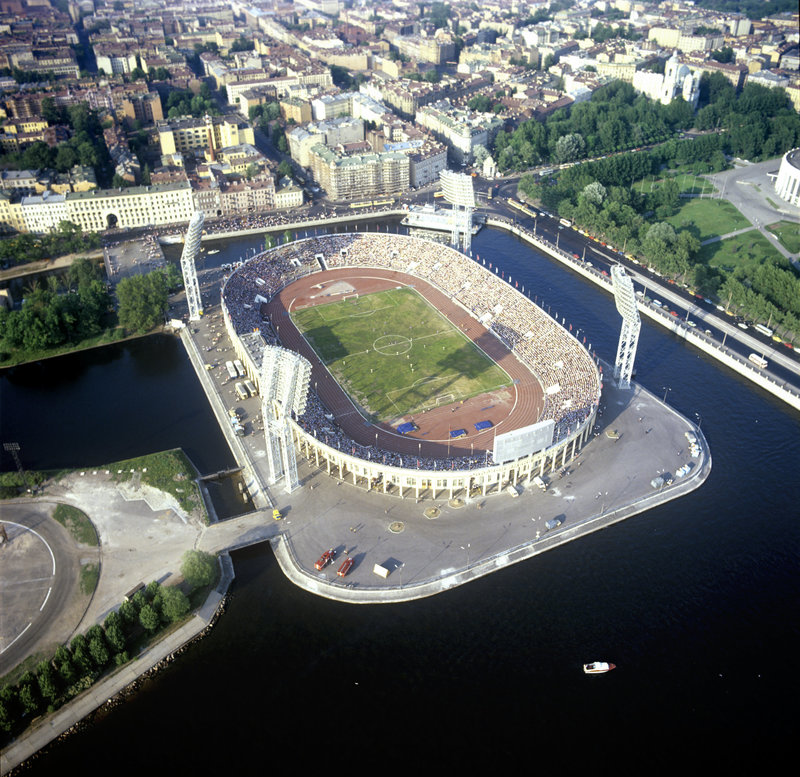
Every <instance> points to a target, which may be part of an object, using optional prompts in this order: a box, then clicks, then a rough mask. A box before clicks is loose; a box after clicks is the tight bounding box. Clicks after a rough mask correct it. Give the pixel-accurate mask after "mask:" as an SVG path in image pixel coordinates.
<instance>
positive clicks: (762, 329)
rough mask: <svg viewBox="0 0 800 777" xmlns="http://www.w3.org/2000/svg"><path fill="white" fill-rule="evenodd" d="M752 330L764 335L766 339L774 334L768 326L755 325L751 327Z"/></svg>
mask: <svg viewBox="0 0 800 777" xmlns="http://www.w3.org/2000/svg"><path fill="white" fill-rule="evenodd" d="M753 329H755V330H756V332H761V334H762V335H766V336H767V337H772V335H773V334H774V332H773V331H772V330H771V329H770V328H769V327H768V326H764V325H763V324H756V325H755V326H753Z"/></svg>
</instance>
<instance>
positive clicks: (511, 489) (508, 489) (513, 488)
mask: <svg viewBox="0 0 800 777" xmlns="http://www.w3.org/2000/svg"><path fill="white" fill-rule="evenodd" d="M506 493H507V494H508V495H509V496H511V497H514V498H515V499H516V498H517V497H518V496H519V491H517V487H516V486H512V485H511V484H509V485H507V486H506Z"/></svg>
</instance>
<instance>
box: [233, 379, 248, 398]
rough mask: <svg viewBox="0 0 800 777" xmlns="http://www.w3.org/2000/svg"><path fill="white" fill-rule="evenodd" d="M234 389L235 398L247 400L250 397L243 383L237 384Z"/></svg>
mask: <svg viewBox="0 0 800 777" xmlns="http://www.w3.org/2000/svg"><path fill="white" fill-rule="evenodd" d="M235 388H236V396H237V397H239V399H247V397H249V396H250V394H249V393H248V391H247V389H246V388H245V387H244V384H243V383H237V384H236V386H235Z"/></svg>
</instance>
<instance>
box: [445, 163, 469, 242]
mask: <svg viewBox="0 0 800 777" xmlns="http://www.w3.org/2000/svg"><path fill="white" fill-rule="evenodd" d="M439 180H441V182H442V193H443V194H444V198H445V200H447V202H449V203H450V204H451V205H452V206H453V213H452V220H451V223H452V226H453V231H452V238H451V243H452V245H453V247H454V248H458V246H459V243H461V242H462V241H461V237H460V236H461V234H462V233H463V235H464V238H463V247H464V253H467V252H468V251H469V249H470V246H471V245H472V211H473V210H475V190H474V188H473V186H472V176H470V175H467V174H466V173H454V172H452V171H451V170H442V171H441V172H440V173H439Z"/></svg>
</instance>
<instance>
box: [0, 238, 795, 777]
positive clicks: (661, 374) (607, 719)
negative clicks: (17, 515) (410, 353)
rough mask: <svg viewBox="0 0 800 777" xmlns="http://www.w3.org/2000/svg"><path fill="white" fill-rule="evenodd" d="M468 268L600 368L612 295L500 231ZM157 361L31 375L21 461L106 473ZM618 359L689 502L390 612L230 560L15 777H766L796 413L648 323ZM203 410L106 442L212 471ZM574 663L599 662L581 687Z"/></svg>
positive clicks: (142, 403) (179, 379)
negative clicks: (653, 405) (114, 691)
mask: <svg viewBox="0 0 800 777" xmlns="http://www.w3.org/2000/svg"><path fill="white" fill-rule="evenodd" d="M473 251H474V252H475V253H477V254H479V255H481V257H483V258H485V259H488V258H489V256H491V257H493V262H495V261H499V262H500V263H501V266H502V267H503V269H504V271H505V272H506V274H509V273H510V274H511V276H512V277H513V278H514V279H515V280H518V281H519V283H520V285H522V284H523V283H524V285H525V289H526V290H528V289H534V288H535V293H536V295H537V296H538V297H539V298H541V297H544V300H545V305H546V306H547V305H550V306H551V308H552V311H553V312H556V311H558V312H559V313H560V314H561V315H563V316H565V317H566V316H567V314H569V315H568V318H567V324H569V323H572V325H573V328H581V329H583V330H585V331H586V333H587V337H588V339H589V340H590V341H591V342H592V344H593V347H594V349H595V350H596V351H597V352H598V354H599V355H600V356H602V357H604V358H606V359H610V360H613V358H614V354H615V348H616V339H617V335H618V332H619V320H618V316H617V313H616V311H615V309H614V305H613V302H612V300H611V299H610V297H608V296H606V295H605V294H603V293H602V292H600V291H598V290H597V289H596V287H594V286H593V285H591V284H589V283H587V282H584V281H583V280H581V279H577V278H575V277H573V276H571V275H570V274H569V273H567V272H566V271H564V270H562V269H561V268H560V267H559V266H557V265H555V264H554V263H552V262H551V261H549V260H547V259H545V258H542V257H538V256H536V255H535V254H533V252H531V251H530V250H529V249H528V248H526V247H525V246H523V245H522V244H520V243H518V242H517V241H516V240H515V239H514V238H512V237H509V236H507V235H505V234H503V233H499V232H489V231H484V232H482V233H481V234H480V235H479V236H478V237H477V239H476V240H475V241H474V248H473ZM213 258H214V259H219V260H220V261H222V260H223V259H222V258H221V254H220V255H217V256H215V257H213ZM581 338H582V334H581ZM170 342H171V341H170ZM164 347H165V349H166V350H165V351H164V355H163V357H156V356H155V355H154V358H158V363H157V364H149V365H140V364H139V361H140V358H139V357H137V356H136V355H134V354H131V353H127V352H126V353H125V354H123V355H121V356H117V357H116V358H115V359H112V360H110V361H108V362H107V363H105V364H92V365H91V366H89V365H88V364H87V365H85V366H84V367H82V370H83V372H81V374H80V376H78V377H76V376H75V374H74V371H73V370H64V371H63V372H64V373H66V374H62V371H57V370H54V371H50V372H48V371H47V370H49V369H50V368H49V367H47V368H45V367H42V368H40V369H41V370H42V372H40V373H38V374H37V375H38V379H35V378H37V376H36V375H35V376H31V377H30V378H27V379H26V381H25V385H24V386H22V388H24V389H25V392H26V393H29V394H30V396H29V397H28V399H27V404H26V406H25V409H24V412H23V413H21V414H20V415H24V416H26V417H27V419H28V420H27V422H25V420H24V419H20V420H15V421H14V423H15V424H16V426H15V433H16V434H17V436H18V437H19V438H20V442H21V443H22V445H23V452H24V453H25V454H26V456H27V451H28V450H29V449H30V450H31V456H32V457H33V456H34V454H35V456H36V457H37V459H38V460H42V461H44V460H46V451H52V455H56V453H55V452H56V451H59V453H58V455H59V456H63V457H64V459H65V460H69V461H71V463H74V460H75V458H80V457H81V456H84V457H85V459H86V460H87V461H88V460H94V458H95V457H97V456H98V455H100V454H101V453H102V454H103V455H101V456H100V458H101V459H107V458H114V457H115V456H116V455H117V454H114V455H109V454H108V453H105V451H106V450H107V448H106V447H104V446H105V443H106V442H107V440H106V438H107V437H108V434H107V432H108V430H109V429H110V428H111V426H110V425H109V424H110V423H111V421H112V419H114V418H117V419H118V420H120V419H119V416H120V415H127V416H129V417H131V418H138V419H140V420H141V418H143V417H144V418H149V417H150V413H152V412H154V409H153V406H154V405H157V404H159V403H161V402H167V401H168V400H167V397H165V396H164V395H169V394H172V393H175V394H177V393H178V392H177V385H180V386H184V385H185V386H186V389H187V391H188V392H192V391H193V389H192V386H191V384H192V376H191V368H189V367H188V365H187V366H185V367H184V366H183V365H185V358H184V357H183V355H182V353H179V352H176V351H175V350H174V346H173V345H172V344H169V343H168V344H167V345H166V346H164ZM153 348H154V351H157V352H159V353H160V350H159V349H160V346H159V347H157V346H153ZM88 358H89V357H87V359H88ZM636 365H637V378H638V380H639V381H640V382H641V383H643V384H644V385H645V386H646V387H648V388H649V389H651V390H653V391H654V392H656V393H658V394H660V395H662V396H663V394H664V393H667V394H668V401H670V402H671V403H672V404H673V405H674V406H675V407H676V408H677V409H678V410H679V411H681V412H682V413H684V414H685V415H686V416H688V417H691V418H693V417H695V416H694V414H698V416H699V418H700V419H701V420H702V429H703V431H704V433H705V434H706V436H707V438H708V440H709V443H710V445H711V450H712V456H713V462H714V465H713V470H712V472H711V475H710V477H709V479H708V480H707V481H706V483H705V484H704V485H703V486H702V488H700V489H699V490H698V491H696V492H694V493H693V494H691V495H689V496H687V497H684V498H682V499H680V500H678V501H676V502H673V503H670V504H667V505H663V506H661V507H659V508H657V509H655V510H652V511H650V512H648V513H646V514H644V515H641V516H637V517H635V518H632V519H629V520H628V521H626V522H624V523H622V524H618V525H616V526H613V527H611V528H609V529H606V530H604V531H602V532H599V533H597V534H594V535H590V536H588V537H585V538H583V539H581V540H578V541H576V542H572V543H570V544H569V545H567V546H565V547H562V548H559V549H557V550H555V551H551V552H549V553H546V554H544V555H543V556H540V557H538V558H536V559H533V560H530V561H528V562H525V563H522V564H518V565H516V566H514V567H512V568H510V569H507V570H504V571H502V572H497V573H495V574H493V575H491V576H489V577H488V578H484V579H483V580H481V581H478V582H476V583H472V584H470V585H468V586H465V587H462V588H460V589H458V590H455V591H451V592H449V593H446V594H442V595H439V596H436V597H433V598H430V599H428V600H423V601H419V602H414V603H408V604H400V605H389V606H348V605H343V604H339V603H334V602H329V601H327V600H324V599H321V598H317V597H314V596H311V595H309V594H306V593H304V592H303V591H300V590H298V589H296V588H294V587H293V586H292V585H291V584H290V583H288V582H287V581H286V580H285V579H284V577H283V575H282V574H281V572H280V570H279V569H278V568H277V565H276V563H275V561H274V559H273V557H272V554H271V552H270V551H269V549H267V548H258V549H249V550H246V551H241V552H238V553H237V554H236V555H235V565H236V574H237V578H236V582H235V584H234V588H233V596H232V600H231V602H230V605H229V608H228V611H227V612H226V614H225V615H224V617H223V618H221V620H220V621H219V623H218V625H217V626H216V628H215V629H214V630H213V631H212V633H211V634H210V635H209V636H208V637H207V638H206V639H205V640H203V641H202V642H200V643H198V644H197V645H196V646H194V647H192V648H191V649H190V651H189V652H188V653H187V654H186V655H185V656H183V657H182V658H181V659H180V660H178V661H176V662H175V663H174V664H173V665H172V666H171V667H170V668H169V669H167V670H165V671H164V672H163V673H162V674H160V675H159V676H158V678H157V679H156V680H154V681H152V682H150V683H148V684H147V686H146V687H145V688H144V690H143V691H141V692H140V693H138V694H137V695H136V696H134V697H133V698H132V699H130V700H129V701H127V702H126V703H125V704H124V705H122V706H121V707H119V708H117V709H115V710H114V711H113V712H112V713H111V714H109V715H108V716H106V717H105V718H104V719H102V720H99V721H97V722H96V723H95V724H94V725H93V727H92V728H91V729H90V730H88V731H86V732H83V733H80V734H77V735H75V736H74V737H71V738H69V739H68V740H67V741H65V742H64V743H62V744H59V745H58V746H57V747H55V748H53V749H52V750H51V751H50V752H49V753H48V754H47V755H46V756H45V757H44V758H41V759H39V760H37V762H36V764H35V772H36V773H37V774H57V773H59V774H60V773H63V771H64V769H65V768H66V767H68V766H72V765H75V764H86V763H90V762H93V763H107V764H113V769H114V771H115V772H116V773H118V774H124V775H129V774H130V775H134V774H142V773H144V772H145V771H152V770H153V769H154V768H155V769H156V770H159V767H163V766H164V765H165V764H167V763H168V762H169V763H170V764H172V765H173V767H174V768H178V771H179V772H181V773H189V772H194V773H198V774H210V773H217V772H218V771H219V770H233V771H234V773H239V772H245V773H251V772H254V771H255V770H256V769H258V770H259V771H260V770H268V769H274V768H276V767H278V768H280V765H281V764H284V763H286V762H287V761H288V763H289V764H290V765H291V768H293V769H300V770H303V771H306V770H317V769H319V768H320V767H322V768H329V769H330V768H333V769H342V770H346V771H356V770H357V771H362V770H381V771H386V772H388V773H394V772H396V771H399V770H401V769H402V770H403V771H407V772H410V771H419V770H421V769H426V767H427V769H436V768H442V767H444V768H448V767H450V768H451V769H452V768H457V769H459V770H464V769H466V770H468V773H472V772H474V771H475V770H476V769H484V768H487V767H488V768H491V769H492V773H501V774H502V773H505V772H506V771H507V770H508V769H509V768H515V769H516V768H524V769H526V771H527V770H529V771H530V772H531V773H535V772H542V771H544V773H546V774H553V773H555V772H559V773H561V772H563V773H565V774H572V773H574V772H575V771H576V769H577V768H580V769H581V770H588V769H591V770H592V772H593V773H594V772H599V773H601V774H603V773H607V772H612V771H613V772H615V773H624V774H627V773H631V772H633V771H634V770H635V771H636V773H637V774H640V773H644V774H654V773H655V774H662V773H664V772H665V771H666V769H667V768H669V767H674V766H676V765H678V766H679V767H680V768H683V769H686V767H689V766H696V767H699V766H701V765H703V766H706V765H713V767H712V768H714V772H713V773H719V771H720V768H723V767H724V768H726V769H730V770H731V773H732V774H752V773H754V770H755V768H758V769H759V772H761V773H763V772H765V771H766V772H771V771H772V770H773V769H774V765H773V764H774V763H776V762H777V763H780V762H781V761H782V760H783V758H782V757H781V756H782V755H783V754H784V753H785V752H787V751H788V749H789V744H790V742H792V741H793V738H795V737H796V730H797V723H798V714H797V698H798V690H800V683H799V682H798V680H797V671H796V669H795V667H794V658H795V656H796V655H797V654H798V649H800V640H799V639H798V637H799V636H800V626H799V625H798V612H799V609H800V608H799V607H798V605H800V575H799V574H798V551H799V550H800V528H799V525H798V520H800V486H798V478H797V469H798V464H800V414H798V413H796V412H795V411H792V410H790V409H788V408H787V407H786V406H784V405H782V404H780V403H779V402H777V401H776V400H774V399H773V398H772V397H770V396H769V395H767V394H765V393H762V392H760V391H759V390H757V389H755V388H753V387H752V386H751V385H750V384H748V383H746V382H745V381H743V380H741V379H740V378H738V377H737V376H735V375H734V374H732V373H729V372H727V371H725V370H722V369H720V368H718V367H717V366H716V364H715V363H713V362H712V361H711V360H710V359H708V358H706V357H705V356H703V355H702V354H700V353H699V352H697V351H694V350H692V349H691V348H689V347H687V346H685V345H684V344H682V343H681V342H680V341H678V340H677V339H676V338H673V337H672V336H671V335H669V334H667V333H665V332H663V331H662V330H660V329H656V328H655V327H653V326H651V325H650V324H649V323H647V322H644V324H643V329H642V335H641V338H640V343H639V351H638V356H637V362H636ZM123 368H124V370H125V374H126V375H127V376H128V377H127V379H125V380H123V379H122V378H120V377H118V376H119V375H120V374H122V370H123ZM184 371H188V375H187V376H186V377H184ZM134 377H135V378H136V381H137V383H136V386H135V388H134V387H130V388H129V389H128V392H127V396H128V400H127V401H128V402H131V403H133V402H134V401H135V399H136V398H135V397H133V396H131V394H133V393H134V391H135V393H136V394H137V395H138V396H139V397H140V400H139V404H135V405H132V406H131V407H129V408H128V409H127V410H125V409H124V408H122V409H120V411H118V412H117V413H116V414H115V413H114V412H110V411H104V412H105V413H107V414H106V415H104V418H105V419H106V420H105V421H104V422H102V423H100V422H98V423H96V424H95V426H94V428H95V429H96V432H95V434H94V435H88V434H83V435H80V436H78V437H77V438H73V439H70V440H67V441H64V440H63V439H62V435H63V434H64V432H62V431H61V430H62V428H65V427H61V426H56V427H55V428H53V429H52V430H50V426H51V424H55V421H56V418H57V415H58V414H57V413H56V411H54V410H45V409H43V408H41V407H40V406H39V403H41V402H43V401H50V402H52V403H53V404H55V403H56V398H57V402H58V405H59V407H60V408H61V411H60V412H61V414H70V413H72V410H71V407H72V406H71V405H70V402H73V403H74V402H81V401H85V400H84V399H83V397H84V393H83V392H80V391H78V389H77V388H74V389H72V393H71V391H70V389H71V386H74V384H76V383H80V382H81V381H82V380H83V379H85V380H87V381H88V382H89V383H90V384H91V385H93V386H94V387H95V388H94V392H95V399H99V397H98V396H97V395H98V394H104V393H105V391H106V388H111V387H113V386H120V385H121V384H124V383H126V382H127V381H131V380H132V379H133V378H134ZM14 380H15V379H14V378H13V377H12V378H11V379H3V381H2V384H0V385H2V386H3V389H4V392H7V391H8V387H7V386H6V383H12V384H13V387H14V391H13V396H14V398H15V401H16V398H17V397H18V396H19V389H20V386H19V380H20V379H19V378H17V379H16V382H14ZM173 381H176V384H175V385H173ZM184 381H185V383H184ZM104 387H106V388H104ZM172 388H174V389H175V390H174V392H173V391H171V390H170V389H172ZM667 389H669V391H667ZM195 390H196V391H198V392H199V388H197V389H195ZM203 402H204V400H203V401H201V402H199V403H198V406H197V408H194V406H193V405H192V406H191V407H189V406H188V405H187V404H186V403H177V405H176V404H175V403H171V404H169V409H168V410H166V411H165V412H164V413H163V414H162V415H161V416H159V417H160V418H161V419H162V423H163V421H164V420H166V419H173V420H174V421H175V423H173V424H172V429H171V430H159V431H158V432H156V431H153V430H151V429H149V428H142V427H149V426H150V424H141V423H140V424H139V425H138V426H137V425H136V424H134V423H132V422H127V423H125V424H124V426H123V427H121V428H119V434H118V435H115V437H116V438H118V439H114V440H113V441H112V442H113V445H114V446H117V447H116V448H115V449H116V450H125V455H133V454H134V452H140V449H141V447H142V446H144V448H146V447H147V444H148V442H149V440H151V439H159V440H161V439H163V438H164V437H165V436H170V439H174V440H175V442H174V443H173V444H185V445H186V447H187V448H188V449H189V451H190V455H192V456H193V458H194V457H195V456H197V457H198V458H199V457H201V455H202V454H201V451H205V455H206V456H208V457H211V456H212V455H213V451H212V449H214V448H219V447H221V446H219V443H217V442H216V440H217V436H215V433H214V431H213V429H210V427H209V425H208V424H207V423H205V422H204V421H203V419H204V418H205V417H207V416H208V411H207V410H206V409H205V408H203V407H202V405H203ZM181 407H186V408H187V409H185V410H183V411H181V409H180V408H181ZM182 412H183V414H187V413H188V414H191V417H190V418H186V419H184V418H182V417H181V413H182ZM173 414H176V415H178V416H179V417H178V418H173ZM5 415H7V414H6V413H5V412H4V416H5ZM192 418H193V419H194V420H195V421H196V425H195V427H196V428H195V429H192V423H191V422H190V421H191V420H192ZM212 425H213V424H212ZM123 429H124V430H125V434H123ZM49 430H50V431H49ZM198 430H202V434H203V435H204V436H205V435H208V437H207V439H206V443H205V445H204V444H203V442H202V441H201V440H197V439H195V437H194V436H192V435H193V434H198V433H200V432H199V431H198ZM75 431H76V430H75V428H74V425H70V426H69V427H66V433H67V434H74V433H75ZM166 431H170V435H166ZM51 432H52V433H51ZM48 434H50V437H49V439H48V440H43V441H42V442H41V443H40V444H41V446H42V447H41V452H38V453H35V452H36V451H38V450H39V449H38V448H37V444H36V442H35V440H36V439H39V438H40V437H46V436H47V435H48ZM184 434H185V435H186V440H187V442H186V443H183V442H181V441H182V440H183V439H184V437H183V435H184ZM128 435H130V436H128ZM93 437H97V438H98V439H93ZM3 439H4V440H6V439H9V438H8V435H7V434H6V433H5V432H4V435H3ZM204 439H205V437H204ZM70 445H71V446H72V450H70ZM131 448H135V449H136V450H135V451H133V450H130V449H131ZM195 451H196V452H195ZM70 453H71V456H70V455H69V454H70ZM121 455H122V454H120V456H121ZM226 455H227V454H226ZM590 660H610V661H613V662H615V663H616V664H617V665H618V667H619V668H618V669H617V670H616V671H615V672H612V673H611V674H608V675H603V676H599V677H586V676H584V675H583V673H582V672H581V669H580V665H581V664H582V663H584V662H587V661H590ZM693 771H694V770H692V772H691V773H693Z"/></svg>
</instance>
